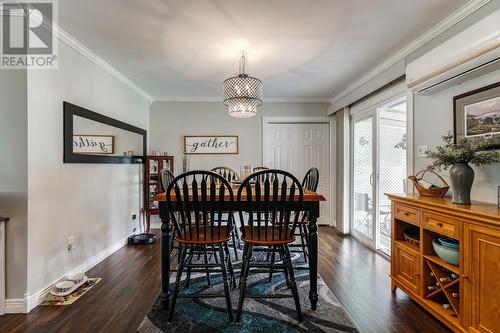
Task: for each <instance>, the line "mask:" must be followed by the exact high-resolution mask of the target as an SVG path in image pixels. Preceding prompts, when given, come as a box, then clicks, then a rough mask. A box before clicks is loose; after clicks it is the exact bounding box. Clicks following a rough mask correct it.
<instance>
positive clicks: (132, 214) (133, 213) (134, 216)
mask: <svg viewBox="0 0 500 333" xmlns="http://www.w3.org/2000/svg"><path fill="white" fill-rule="evenodd" d="M130 217H131V218H132V220H133V221H135V220H136V219H137V214H136V213H135V211H134V210H133V211H132V212H130Z"/></svg>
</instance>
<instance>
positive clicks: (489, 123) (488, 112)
mask: <svg viewBox="0 0 500 333" xmlns="http://www.w3.org/2000/svg"><path fill="white" fill-rule="evenodd" d="M453 124H454V126H453V134H454V140H455V143H456V142H457V140H459V139H461V138H467V139H469V140H477V139H480V138H493V140H494V143H493V144H492V145H491V146H489V147H488V149H500V82H497V83H494V84H490V85H488V86H485V87H482V88H479V89H475V90H472V91H469V92H466V93H464V94H461V95H458V96H455V97H453Z"/></svg>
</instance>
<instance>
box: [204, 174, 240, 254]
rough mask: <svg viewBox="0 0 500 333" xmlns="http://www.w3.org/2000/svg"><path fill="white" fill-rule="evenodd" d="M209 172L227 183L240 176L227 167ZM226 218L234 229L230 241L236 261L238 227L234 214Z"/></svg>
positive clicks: (238, 178)
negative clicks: (230, 220)
mask: <svg viewBox="0 0 500 333" xmlns="http://www.w3.org/2000/svg"><path fill="white" fill-rule="evenodd" d="M210 171H212V172H215V173H218V174H219V175H221V176H222V177H224V179H226V180H227V181H228V182H229V183H231V182H233V181H236V180H240V175H239V174H238V173H237V172H236V171H234V170H233V169H231V168H228V167H223V166H221V167H215V168H213V169H212V170H210ZM227 218H228V219H229V218H232V219H233V225H234V229H233V231H231V240H232V244H231V245H232V247H233V250H234V259H235V260H236V261H238V246H239V240H240V235H239V232H238V225H237V223H236V220H235V218H234V214H231V215H229V214H227Z"/></svg>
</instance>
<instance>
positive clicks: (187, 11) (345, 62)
mask: <svg viewBox="0 0 500 333" xmlns="http://www.w3.org/2000/svg"><path fill="white" fill-rule="evenodd" d="M466 2H467V1H466V0H418V1H416V0H376V1H374V0H349V1H348V0H246V1H241V0H149V1H144V0H143V1H138V0H106V1H103V0H84V1H83V0H61V1H59V6H60V8H59V25H60V26H61V27H62V28H63V29H64V30H66V31H67V32H68V33H70V34H71V35H73V36H74V37H75V38H76V39H78V40H79V41H80V42H82V43H83V44H85V45H86V46H87V47H88V48H90V49H91V50H92V51H94V52H95V53H96V54H97V55H99V56H100V57H101V58H103V59H104V60H106V61H107V62H109V63H110V64H111V65H112V66H114V67H115V68H116V69H118V70H119V71H120V72H121V73H123V74H124V75H125V76H126V77H128V78H129V79H130V80H131V81H133V82H134V83H136V84H137V85H138V86H140V87H141V88H142V89H144V90H145V91H146V92H147V93H149V94H150V95H151V96H152V97H153V98H155V99H170V100H190V99H193V100H204V99H206V100H221V99H222V88H221V82H222V81H223V80H224V79H225V78H227V77H228V76H231V75H234V74H236V72H237V70H238V57H239V53H240V51H241V50H242V49H244V50H245V51H246V52H247V54H248V61H249V66H248V71H247V72H249V74H251V75H253V76H257V77H259V78H261V79H262V80H263V82H264V96H265V98H329V97H332V96H333V95H334V94H335V92H338V91H341V90H343V89H344V88H345V87H346V85H348V84H350V83H352V82H353V81H354V80H356V79H358V78H359V77H361V76H362V75H363V74H364V73H366V72H367V71H369V70H370V69H372V68H373V67H375V66H376V65H378V64H379V63H381V62H382V61H383V60H384V59H385V58H386V57H388V56H390V55H391V54H393V53H394V52H395V51H397V50H398V49H400V48H401V47H403V46H405V45H406V44H408V43H409V42H411V41H412V40H414V39H415V38H417V37H418V36H420V35H421V34H423V33H424V32H425V31H427V30H429V29H430V28H432V27H433V26H434V25H435V24H437V23H438V22H440V21H441V20H443V19H444V18H445V17H447V16H448V15H450V14H451V13H452V12H453V11H455V10H457V9H458V8H459V7H460V6H462V5H464V4H465V3H466Z"/></svg>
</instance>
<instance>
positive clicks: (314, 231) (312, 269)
mask: <svg viewBox="0 0 500 333" xmlns="http://www.w3.org/2000/svg"><path fill="white" fill-rule="evenodd" d="M233 186H234V187H233V191H234V193H236V192H237V190H238V186H237V185H233ZM243 197H246V196H243ZM154 200H155V201H158V207H159V217H160V219H161V237H160V239H161V286H162V288H161V295H160V302H161V305H160V306H162V307H163V309H165V310H167V309H168V306H169V303H170V296H171V292H170V273H171V259H172V254H171V252H172V244H173V242H171V239H170V238H171V237H172V236H173V235H172V234H173V233H172V230H171V225H170V210H169V207H168V204H167V201H166V193H165V192H163V193H159V194H157V195H156V196H155V197H154ZM188 200H191V194H190V195H189V198H188ZM322 201H326V199H325V197H324V196H323V195H321V194H319V193H316V192H312V191H309V190H307V189H304V195H303V198H302V200H299V198H298V196H296V197H295V198H294V200H293V203H292V205H293V209H295V210H297V211H302V212H306V213H307V218H308V220H309V223H308V225H307V227H308V230H309V233H308V240H307V246H308V250H309V251H308V253H309V280H310V284H309V300H310V303H311V304H310V305H311V309H312V310H316V307H317V303H318V218H319V214H320V202H322ZM223 205H224V206H223V207H221V209H222V210H224V211H233V212H236V211H238V210H239V209H242V210H243V211H245V210H246V209H247V208H248V207H249V202H246V201H242V202H238V201H237V200H236V195H234V197H233V200H231V199H230V196H229V194H227V193H226V195H225V197H224V202H223ZM170 207H171V210H173V211H174V212H176V211H178V210H179V209H180V207H181V205H180V204H179V203H178V202H176V201H175V195H174V194H173V193H172V194H171V205H170Z"/></svg>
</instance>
